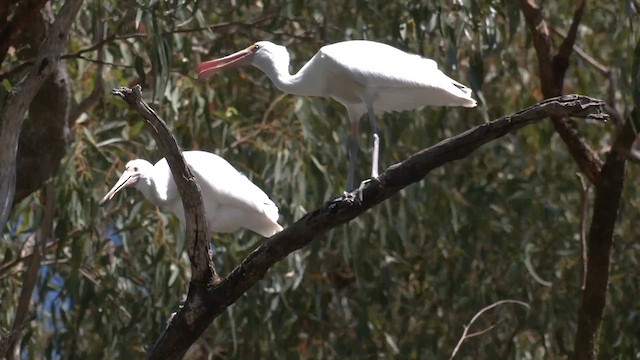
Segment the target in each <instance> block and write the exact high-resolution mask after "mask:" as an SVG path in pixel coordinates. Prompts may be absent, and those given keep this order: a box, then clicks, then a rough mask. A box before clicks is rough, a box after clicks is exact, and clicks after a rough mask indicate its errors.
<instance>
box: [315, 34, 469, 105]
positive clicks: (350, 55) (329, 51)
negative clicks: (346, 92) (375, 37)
mask: <svg viewBox="0 0 640 360" xmlns="http://www.w3.org/2000/svg"><path fill="white" fill-rule="evenodd" d="M320 55H321V57H322V58H324V59H326V61H327V62H332V63H333V64H334V66H332V68H334V69H338V70H337V71H341V72H343V75H344V76H352V77H354V78H355V79H356V80H357V81H359V82H361V83H362V84H364V85H366V86H371V87H379V88H393V87H403V88H406V87H411V86H415V87H437V88H444V89H445V90H447V91H453V92H459V91H460V92H462V93H463V94H466V93H467V92H468V89H467V88H466V87H465V86H464V85H462V84H460V83H458V82H457V81H455V80H453V79H451V78H449V77H448V76H446V75H445V74H444V73H442V71H440V70H439V69H438V64H437V63H436V62H435V61H433V60H431V59H427V58H423V57H421V56H419V55H414V54H409V53H406V52H404V51H402V50H399V49H396V48H394V47H393V46H389V45H386V44H383V43H378V42H373V41H365V40H355V41H344V42H340V43H336V44H331V45H327V46H325V47H323V48H322V49H320Z"/></svg>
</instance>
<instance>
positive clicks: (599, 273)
mask: <svg viewBox="0 0 640 360" xmlns="http://www.w3.org/2000/svg"><path fill="white" fill-rule="evenodd" d="M638 46H639V47H640V43H639V44H638ZM634 121H636V123H639V124H640V111H639V110H638V108H636V109H634V111H633V112H632V113H631V115H630V117H629V118H628V119H627V122H626V123H625V125H624V126H623V127H622V129H621V131H620V133H619V134H618V137H617V139H616V140H615V142H614V145H613V146H612V147H611V151H609V153H608V154H607V159H606V161H605V163H604V166H603V167H602V179H603V181H601V182H600V183H599V184H597V185H596V186H595V200H594V205H593V215H592V220H591V228H590V229H589V237H588V241H587V258H588V259H589V261H588V262H587V272H586V279H585V288H584V290H583V291H582V301H581V303H580V308H579V309H578V328H577V331H576V338H575V345H574V346H575V350H574V351H575V356H574V358H575V359H579V360H584V359H589V360H591V359H595V358H596V355H597V349H598V333H599V329H600V323H601V322H602V313H603V311H604V306H605V303H606V300H607V288H608V286H609V271H610V263H611V248H612V247H613V230H614V228H615V224H616V220H617V218H618V211H619V209H620V202H621V198H622V189H623V187H624V178H625V175H624V174H625V168H626V163H627V156H628V153H629V149H630V148H631V146H632V145H633V142H634V141H635V140H636V138H637V136H638V134H637V130H636V129H635V128H634V126H633V123H634Z"/></svg>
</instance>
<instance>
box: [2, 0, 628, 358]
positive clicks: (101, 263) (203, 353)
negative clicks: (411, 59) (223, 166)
mask: <svg viewBox="0 0 640 360" xmlns="http://www.w3.org/2000/svg"><path fill="white" fill-rule="evenodd" d="M637 5H638V4H637V3H636V2H634V1H622V0H618V1H613V2H607V3H604V2H603V3H598V2H592V3H589V6H588V7H587V10H586V12H585V15H584V19H583V22H582V25H581V27H580V29H579V37H578V42H577V45H578V46H579V47H580V48H581V49H583V50H584V51H585V52H586V53H587V54H588V55H590V56H591V57H593V58H594V59H595V60H596V61H597V62H599V63H601V64H603V65H604V66H605V67H608V69H610V71H611V73H612V74H613V75H615V76H616V79H617V81H616V83H615V84H612V83H610V82H609V81H608V79H607V77H606V76H604V75H603V73H602V72H600V71H599V70H598V68H596V67H595V66H594V65H593V63H592V62H590V61H589V60H587V59H586V58H585V57H582V56H577V55H576V54H574V55H573V56H572V58H571V64H570V68H569V72H568V73H567V78H566V81H565V92H566V93H573V92H576V93H582V94H586V95H589V96H593V97H598V98H603V99H607V100H608V101H609V103H610V105H612V106H614V107H615V108H616V109H617V110H618V111H620V112H621V113H623V114H624V113H626V112H629V111H630V110H631V109H632V107H633V99H632V98H631V95H630V94H631V91H630V87H631V78H630V71H631V65H632V62H633V50H632V49H633V47H634V44H635V43H636V40H637V39H638V35H639V34H638V22H637V20H638V6H637ZM57 6H59V4H54V9H55V8H56V7H57ZM572 13H573V7H572V4H569V3H567V2H546V3H545V16H546V18H547V20H548V21H549V24H550V25H552V26H553V27H554V28H555V29H558V30H559V31H566V29H568V27H569V25H570V23H571V17H572ZM72 29H73V30H72V34H71V39H70V41H69V44H68V49H67V52H66V54H67V56H66V64H67V66H68V69H69V72H70V75H71V79H72V95H73V101H74V102H76V103H78V102H80V101H81V100H82V99H84V98H85V97H86V96H88V95H89V94H90V93H91V92H92V91H93V89H94V86H95V85H96V84H97V83H98V82H99V81H103V82H104V89H105V90H104V91H103V94H102V96H101V97H100V98H99V101H98V102H97V103H96V104H95V106H94V107H92V108H91V109H90V110H88V111H86V112H85V113H84V114H82V116H80V117H79V118H78V119H77V120H76V121H75V123H73V124H72V128H71V131H72V135H73V141H72V142H71V144H70V146H69V148H68V149H67V153H66V156H65V158H64V159H63V162H62V164H61V167H60V169H59V170H58V173H57V175H56V176H55V178H54V180H53V187H54V189H55V198H56V204H57V206H56V215H55V241H54V242H53V243H52V244H51V246H49V247H48V252H47V254H46V257H45V259H44V263H43V267H42V268H41V270H40V275H39V278H38V283H37V285H36V291H35V294H34V299H33V300H34V315H35V320H34V321H32V322H30V323H29V325H28V326H27V328H26V334H25V339H24V340H23V351H22V355H23V357H24V358H42V357H46V358H56V357H59V358H124V357H127V356H133V357H136V358H137V357H141V356H143V354H144V351H145V349H146V348H147V346H148V345H149V344H152V343H153V341H154V340H155V339H156V337H157V336H158V334H159V333H160V332H161V330H162V329H163V328H164V326H165V322H166V321H167V319H168V318H169V316H170V314H171V313H172V312H173V311H175V310H176V309H177V307H178V306H179V305H180V302H181V301H182V300H184V298H185V297H186V291H187V285H188V280H189V278H190V275H189V262H188V258H187V256H186V253H185V239H184V234H183V232H182V227H181V226H180V224H179V223H178V221H177V220H176V219H175V218H173V217H172V216H170V215H169V214H167V213H165V212H163V211H162V210H161V209H158V208H155V207H154V206H152V205H151V204H150V203H149V202H147V201H143V199H142V196H141V195H140V194H139V193H137V192H136V191H134V190H128V191H126V192H125V193H123V194H120V195H119V196H117V198H115V199H114V201H112V202H111V203H109V205H108V206H106V207H99V206H98V204H97V202H98V200H99V199H100V198H101V197H102V196H103V195H104V194H105V193H106V191H107V190H108V189H109V187H110V186H111V185H112V184H113V183H114V182H115V180H116V179H117V177H118V175H119V172H120V171H122V169H123V168H124V164H125V163H126V162H127V161H128V160H129V159H132V158H135V157H141V158H146V159H149V160H150V161H152V162H155V161H157V160H158V159H159V157H160V155H159V153H158V151H157V150H156V146H155V143H154V141H153V139H152V137H151V136H150V135H149V134H147V133H146V132H145V130H144V126H143V121H142V119H141V118H140V117H139V116H138V115H137V114H136V113H134V112H132V111H131V110H129V109H128V108H127V106H126V104H124V102H122V101H121V100H119V99H117V98H115V97H112V96H110V95H108V89H111V88H114V87H119V86H126V85H132V84H135V83H141V84H142V85H143V88H144V89H145V97H146V99H148V100H151V101H150V102H152V106H153V107H154V108H155V109H156V110H157V111H158V112H159V114H160V115H161V117H162V118H163V119H165V121H167V123H168V125H169V127H170V128H171V129H172V131H173V132H174V134H175V136H176V137H177V139H178V142H179V143H180V144H181V146H182V147H183V148H184V149H202V150H207V151H212V152H215V153H217V154H219V155H221V156H223V157H225V158H226V159H227V160H228V161H230V162H231V163H232V164H233V165H235V166H236V168H238V169H239V170H241V171H242V172H244V173H246V174H247V175H248V176H249V177H250V178H251V179H252V180H253V181H254V182H255V183H256V184H258V185H259V186H260V187H261V188H263V189H264V190H265V191H266V192H267V193H268V194H269V195H270V196H271V198H272V199H273V200H274V201H275V202H276V203H277V204H278V205H279V207H280V209H281V223H282V224H283V225H284V226H286V225H287V224H291V223H293V222H294V221H295V220H296V219H298V218H300V217H301V216H302V215H304V214H305V213H307V212H308V211H310V210H312V209H314V208H316V207H317V206H319V205H321V204H322V203H323V202H324V201H326V200H327V199H329V198H331V197H332V196H335V195H337V194H339V193H341V192H342V190H343V187H344V184H345V181H346V168H347V162H346V159H347V154H346V146H345V144H346V138H347V134H348V126H347V125H346V122H347V120H346V113H345V111H344V109H343V108H342V107H341V105H340V104H338V103H337V102H335V101H332V100H327V99H320V98H301V97H294V96H288V95H283V94H282V93H280V92H279V91H278V90H277V89H275V88H274V87H273V86H272V85H271V83H270V81H269V80H268V79H267V78H266V77H265V76H264V75H263V74H262V73H261V72H259V71H258V70H257V69H255V68H247V69H241V70H233V71H227V72H223V73H219V74H217V75H216V76H214V77H212V78H211V79H209V80H208V81H206V82H202V81H198V80H197V78H196V73H195V67H196V65H197V64H198V63H199V62H200V61H203V60H207V59H210V58H213V57H218V56H221V55H226V54H229V53H231V52H233V51H236V50H239V49H241V48H244V47H246V46H248V45H250V44H251V43H253V42H254V41H256V40H270V41H274V42H277V43H281V44H285V45H287V46H289V49H290V52H291V54H292V61H291V63H292V68H293V70H294V71H297V69H299V68H300V67H301V65H302V64H304V63H305V62H306V61H307V60H308V59H309V58H310V57H311V56H312V55H313V54H314V53H315V51H317V49H318V48H319V47H321V46H322V45H323V44H327V43H332V42H337V41H341V40H345V39H362V38H366V39H369V40H376V41H381V42H385V43H389V44H392V45H394V46H396V47H398V48H401V49H403V50H406V51H409V52H412V53H418V54H422V55H425V56H428V57H430V58H433V59H435V60H436V61H437V62H438V63H439V64H440V67H441V69H442V70H443V71H444V72H445V73H447V74H448V75H450V76H451V77H453V78H455V79H458V80H460V81H461V82H463V83H465V84H468V85H470V86H471V87H472V88H473V90H474V93H475V94H476V97H477V98H478V99H479V100H480V101H479V104H480V105H479V107H478V108H477V109H471V110H469V109H458V108H425V109H422V110H418V111H411V112H405V113H394V114H385V115H382V116H380V117H381V118H382V119H381V121H380V123H381V132H382V165H383V167H386V166H389V165H392V164H394V163H396V162H398V161H401V160H403V159H405V158H406V157H408V156H409V155H410V154H412V153H413V152H415V151H417V150H419V149H422V148H425V147H428V146H430V145H432V144H435V143H437V142H438V141H440V140H442V139H445V138H447V137H450V136H452V135H455V134H457V133H460V132H462V131H464V130H466V129H468V128H470V127H472V126H475V125H479V124H482V123H483V122H485V121H488V120H491V119H494V118H497V117H499V116H503V115H505V114H509V113H512V112H515V111H517V110H519V109H522V108H524V107H526V106H529V105H531V104H533V103H535V102H537V101H539V100H541V99H542V94H541V92H540V89H539V88H540V80H539V74H538V64H537V59H536V57H535V52H534V51H533V46H532V40H531V38H530V36H529V35H528V31H527V29H526V26H525V23H524V19H523V18H522V14H521V13H520V10H519V6H518V4H517V2H513V1H497V0H494V1H491V0H486V1H473V0H468V1H397V2H388V1H354V0H351V1H335V0H323V1H316V0H311V1H296V0H289V1H282V0H276V1H270V0H263V1H237V0H236V1H225V2H199V1H192V0H184V1H180V0H174V1H169V0H150V1H137V2H133V1H111V0H102V1H86V2H85V4H84V6H83V8H82V10H81V13H80V14H79V16H78V18H77V19H76V22H75V24H74V26H73V28H72ZM100 33H103V34H104V37H103V38H102V39H103V40H101V38H100V36H99V34H100ZM561 40H562V37H561V36H560V35H556V37H554V41H557V42H558V43H559V42H560V41H561ZM94 44H100V45H104V46H101V47H97V48H100V49H101V50H96V49H91V50H92V51H84V50H85V49H88V48H91V47H92V46H93V45H94ZM21 63H23V60H21V59H20V58H18V57H17V56H9V57H8V58H7V59H6V60H5V61H4V62H3V63H2V67H1V68H0V70H1V71H2V73H5V74H9V76H4V77H3V85H4V86H5V89H9V88H10V87H11V84H12V82H16V81H18V80H19V79H20V77H21V76H24V73H25V72H26V71H28V70H29V69H28V68H23V69H22V71H15V69H18V70H20V68H19V66H20V64H21ZM99 63H102V65H99ZM390 65H393V64H390ZM98 79H99V80H98ZM616 129H617V126H616V124H615V123H612V122H609V123H607V124H604V125H603V124H597V123H580V129H579V130H580V132H581V133H582V134H583V135H584V136H585V138H586V139H587V140H588V142H589V143H590V144H592V146H594V147H595V148H597V149H602V151H604V150H606V147H607V146H609V145H610V144H611V143H612V136H613V135H614V134H615V131H616ZM361 140H362V143H363V144H368V143H369V141H370V134H369V127H368V123H367V122H366V121H363V123H362V139H361ZM363 152H364V154H363V156H362V157H361V159H362V160H361V162H360V164H359V170H358V171H359V173H358V175H359V178H361V179H364V178H365V177H366V175H367V173H368V168H369V163H368V161H367V158H368V154H369V152H368V149H367V147H366V146H364V147H363ZM577 171H578V169H577V166H576V165H575V163H574V161H573V160H572V158H571V156H570V155H569V154H568V152H567V150H566V147H565V145H564V144H563V142H562V140H561V139H560V138H559V137H558V135H557V134H555V132H554V130H553V127H552V125H551V123H550V122H543V123H541V124H539V125H536V126H530V127H527V128H524V129H522V130H521V131H519V132H517V133H516V134H513V135H509V136H507V137H505V138H502V139H500V140H498V141H495V142H493V143H491V144H489V145H487V146H485V147H483V148H482V149H480V150H479V151H477V152H476V153H475V154H473V155H472V156H470V157H468V158H466V159H463V160H461V161H458V162H455V163H452V164H450V165H447V166H445V167H443V168H440V169H437V170H436V171H434V172H432V173H431V174H430V175H429V176H428V177H427V178H426V179H425V180H423V181H422V182H420V183H419V184H416V185H413V186H411V187H409V188H408V189H406V190H403V191H402V192H401V194H400V195H399V196H396V197H394V198H392V199H390V200H389V201H387V202H385V203H383V204H381V205H379V206H378V207H376V208H374V209H372V210H371V211H369V212H368V213H366V214H364V215H363V216H360V217H359V218H357V219H355V220H354V221H352V222H350V223H349V224H347V225H344V226H342V227H339V228H337V229H335V230H332V231H331V232H329V233H328V234H326V236H322V237H321V238H320V239H318V240H317V241H315V242H314V243H313V244H312V245H310V246H309V247H307V248H304V249H302V250H299V251H297V252H295V253H293V254H291V255H290V256H289V257H287V258H286V260H284V261H283V262H281V263H280V264H278V265H277V266H275V267H274V268H272V270H271V271H270V272H269V273H268V274H267V276H266V277H265V279H264V280H263V281H261V282H260V283H259V285H258V286H255V287H254V288H252V289H251V290H250V291H249V292H248V293H247V294H246V295H245V296H244V297H242V298H241V299H240V300H239V301H238V302H237V303H236V304H234V305H233V306H232V307H230V308H229V310H228V311H227V313H226V314H225V315H223V316H221V317H219V318H218V319H217V320H215V321H214V323H213V324H212V325H211V326H210V327H209V329H208V330H207V331H206V333H205V334H204V335H203V337H202V338H201V339H200V340H199V341H198V342H197V343H196V345H195V346H194V347H192V349H191V350H190V352H189V353H188V358H237V359H247V358H260V357H268V358H318V359H321V358H344V357H350V358H363V359H364V358H377V357H382V358H393V357H401V358H415V359H425V358H447V357H449V355H450V353H451V351H452V349H453V348H454V347H455V344H456V342H457V341H458V339H459V337H460V336H461V334H462V331H463V326H464V325H465V324H467V323H468V322H469V320H470V319H471V318H472V317H473V315H474V314H475V313H476V312H477V311H478V310H480V309H481V308H483V307H484V306H487V305H489V304H491V303H493V302H495V301H498V300H501V299H517V300H521V301H525V302H527V303H529V304H530V306H531V308H530V310H525V309H523V308H517V307H513V306H509V305H507V306H503V307H500V308H499V309H498V310H496V311H493V312H490V313H488V314H487V315H485V316H484V317H483V318H482V319H481V320H480V321H479V322H478V323H477V324H476V325H475V326H474V327H473V328H472V329H473V331H478V330H481V329H483V328H486V327H487V326H490V325H491V324H497V325H496V327H495V328H494V329H493V330H491V331H490V332H487V333H486V334H484V335H482V336H478V337H475V338H472V339H469V340H467V341H466V342H465V344H464V345H463V346H462V349H461V352H460V353H459V358H464V359H476V358H517V359H543V358H544V359H547V358H564V357H566V356H567V354H568V352H570V351H571V349H572V346H573V338H574V335H575V328H576V309H577V307H578V305H579V301H580V300H579V299H580V298H579V294H580V286H581V281H582V280H581V279H582V260H581V245H580V236H579V234H580V226H581V225H580V224H581V206H582V203H583V200H582V195H583V194H582V190H581V187H580V182H579V181H578V179H577V177H576V172H577ZM627 175H628V180H627V182H626V187H625V190H624V195H623V204H622V208H621V215H620V218H619V222H618V224H617V228H616V233H615V234H616V235H615V248H614V250H613V262H612V272H611V278H610V281H611V282H610V287H609V298H608V299H609V300H608V303H607V307H606V309H605V314H604V320H603V327H602V332H601V340H600V352H601V356H602V357H603V358H620V359H629V358H634V357H637V356H638V353H637V349H638V348H640V335H639V334H640V307H639V306H638V302H637V299H636V296H635V295H634V294H638V292H639V291H640V289H639V288H640V280H639V277H638V276H637V269H638V262H639V260H640V246H639V245H638V242H637V239H638V231H637V228H636V226H635V223H636V221H637V218H638V215H639V211H640V201H639V200H638V199H640V190H638V189H639V187H638V186H637V185H638V178H639V175H640V173H639V171H638V168H637V166H635V165H632V166H630V167H629V168H628V174H627ZM43 201H44V200H43V196H42V194H41V192H36V193H34V194H32V195H30V196H28V197H27V198H25V199H24V200H23V201H21V202H20V203H18V204H16V206H15V207H14V211H13V213H12V216H11V218H10V221H9V222H8V225H7V228H6V229H5V230H4V232H3V234H2V237H0V250H1V252H0V256H1V257H2V258H1V259H2V260H0V264H8V263H10V262H11V261H13V260H14V259H16V258H18V257H20V253H21V249H22V247H23V244H24V243H25V242H26V241H27V240H28V239H29V238H30V237H32V236H33V234H34V231H35V230H36V229H38V228H39V226H40V225H41V221H42V218H43V210H42V208H43V207H42V203H43ZM587 201H588V199H587ZM589 218H590V217H587V220H588V219H589ZM212 241H213V243H214V244H215V245H214V248H215V263H216V265H217V266H218V267H219V268H218V270H219V271H220V272H221V273H222V274H223V275H224V274H226V273H227V272H229V271H230V270H231V269H232V268H233V267H234V266H236V265H237V264H239V263H240V261H241V260H242V259H243V258H244V257H245V256H246V255H248V254H249V253H250V252H251V251H252V249H254V248H255V247H256V246H257V244H259V243H260V242H261V241H262V238H260V237H259V236H257V235H255V234H253V233H249V232H240V233H237V234H233V235H222V234H214V235H213V237H212ZM22 271H24V268H20V267H12V268H9V269H4V268H3V270H2V271H1V272H0V289H2V291H1V292H0V302H1V303H2V304H3V306H2V310H1V311H0V330H2V332H3V334H6V333H7V332H8V331H10V327H11V324H12V319H13V316H14V314H15V312H16V304H17V298H18V294H19V291H20V288H21V277H20V274H21V272H22Z"/></svg>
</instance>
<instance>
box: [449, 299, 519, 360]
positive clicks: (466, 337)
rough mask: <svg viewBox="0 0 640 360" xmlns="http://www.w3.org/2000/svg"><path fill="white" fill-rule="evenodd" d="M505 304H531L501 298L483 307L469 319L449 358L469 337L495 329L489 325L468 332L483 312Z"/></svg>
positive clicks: (453, 355)
mask: <svg viewBox="0 0 640 360" xmlns="http://www.w3.org/2000/svg"><path fill="white" fill-rule="evenodd" d="M504 304H518V305H522V306H524V307H526V308H527V309H529V304H527V303H526V302H522V301H518V300H500V301H496V302H494V303H493V304H491V305H489V306H487V307H485V308H483V309H482V310H480V311H478V312H477V313H476V314H475V315H474V316H473V318H471V321H469V324H467V325H465V326H464V331H463V332H462V336H461V337H460V340H458V343H457V344H456V347H455V348H454V349H453V352H452V353H451V357H450V358H449V359H450V360H451V359H453V358H454V357H455V356H456V354H457V353H458V350H460V346H462V343H463V342H464V341H465V340H466V339H469V338H472V337H474V336H479V335H482V334H484V333H486V332H488V331H490V330H491V329H493V328H494V327H495V324H494V325H491V326H489V327H488V328H486V329H484V330H481V331H477V332H475V333H473V334H469V335H467V332H469V329H470V328H471V325H473V323H474V322H475V321H476V320H478V318H479V317H480V316H482V314H484V313H485V312H487V311H489V310H491V309H493V308H495V307H498V306H500V305H504Z"/></svg>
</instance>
